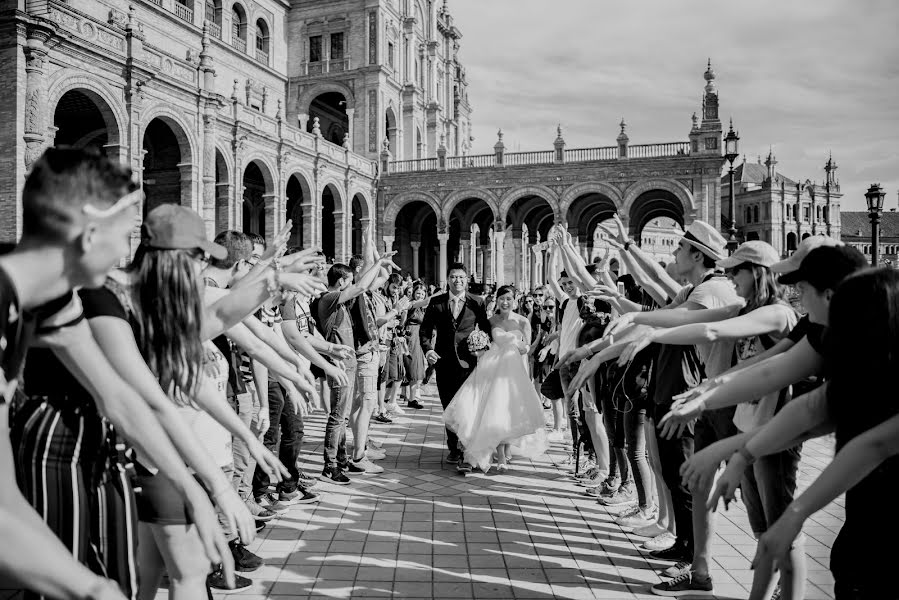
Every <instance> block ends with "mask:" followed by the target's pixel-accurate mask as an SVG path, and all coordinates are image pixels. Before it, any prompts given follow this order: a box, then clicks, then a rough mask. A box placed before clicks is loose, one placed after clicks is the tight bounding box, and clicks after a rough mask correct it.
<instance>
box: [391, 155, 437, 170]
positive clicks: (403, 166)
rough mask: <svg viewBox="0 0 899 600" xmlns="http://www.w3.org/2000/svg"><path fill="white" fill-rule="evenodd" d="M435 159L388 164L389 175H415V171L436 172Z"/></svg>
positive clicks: (398, 161) (399, 161)
mask: <svg viewBox="0 0 899 600" xmlns="http://www.w3.org/2000/svg"><path fill="white" fill-rule="evenodd" d="M437 166H438V165H437V159H436V158H419V159H416V160H397V161H394V162H392V163H390V172H391V173H415V172H417V171H436V170H437Z"/></svg>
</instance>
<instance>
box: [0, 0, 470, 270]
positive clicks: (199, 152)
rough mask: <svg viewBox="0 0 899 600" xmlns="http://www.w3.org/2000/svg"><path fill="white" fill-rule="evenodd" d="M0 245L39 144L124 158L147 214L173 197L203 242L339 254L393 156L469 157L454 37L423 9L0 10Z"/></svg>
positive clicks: (26, 5) (47, 2)
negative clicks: (238, 234) (381, 161)
mask: <svg viewBox="0 0 899 600" xmlns="http://www.w3.org/2000/svg"><path fill="white" fill-rule="evenodd" d="M0 2H2V6H3V12H2V17H0V67H2V75H0V76H2V77H3V83H4V85H3V88H4V89H5V90H7V91H8V95H7V96H6V97H7V98H8V101H7V102H5V103H3V105H2V106H0V111H2V115H0V144H2V145H3V147H4V148H7V152H5V153H4V155H3V157H2V158H0V160H2V161H3V167H4V168H3V169H2V171H0V217H2V219H0V229H2V233H0V238H3V239H14V238H16V237H18V234H19V233H20V231H21V209H20V206H19V202H18V198H19V195H20V192H21V187H22V184H23V182H24V177H25V174H26V173H27V171H28V169H29V168H30V166H31V164H32V162H33V161H34V160H35V158H36V157H37V156H39V155H40V153H41V152H42V151H43V149H44V148H45V147H47V146H49V145H52V144H68V145H75V146H88V145H93V146H98V147H100V148H102V149H103V151H104V152H106V153H107V154H110V155H113V156H116V157H118V158H119V159H120V160H122V161H123V162H126V163H128V164H130V165H131V167H132V168H133V169H134V170H135V172H136V173H137V174H138V176H139V177H140V178H141V180H142V182H143V187H144V191H145V193H146V198H147V201H146V208H147V209H151V208H152V207H154V206H156V205H157V204H159V203H162V202H179V203H181V204H184V205H188V206H191V207H192V208H194V209H196V210H197V211H198V212H200V213H201V214H202V215H203V216H204V218H205V220H206V221H207V223H208V227H209V230H210V232H214V231H217V230H222V229H226V228H236V229H243V230H245V231H253V232H257V233H261V234H263V235H265V236H271V235H273V234H274V233H275V232H276V231H277V230H278V229H279V228H280V227H281V226H282V224H283V223H284V222H285V220H286V219H288V218H292V219H293V220H294V223H295V225H294V238H293V242H294V243H298V244H306V245H311V244H316V245H321V246H322V247H323V248H324V250H325V252H326V254H328V255H329V256H335V257H338V258H345V257H346V256H348V255H349V254H350V253H351V252H353V251H358V249H359V245H360V240H361V231H362V230H363V228H364V227H366V226H367V225H368V223H369V222H370V219H371V218H372V215H373V214H374V209H375V205H374V202H375V196H376V185H377V165H376V163H375V161H373V160H371V158H372V157H377V156H378V155H379V153H380V152H381V149H382V144H381V142H382V140H385V139H386V140H388V142H387V143H388V145H389V146H388V147H389V148H395V149H393V150H392V152H393V153H395V154H397V156H399V157H402V156H406V155H409V156H425V155H436V148H437V146H438V144H440V143H441V140H443V141H444V142H448V143H449V144H450V145H451V147H452V148H453V151H454V152H457V153H460V154H461V153H462V152H465V151H466V150H467V147H468V137H469V131H470V124H469V120H468V118H469V114H470V108H469V106H468V99H467V91H466V84H465V72H464V69H463V68H462V66H461V64H460V63H459V62H458V50H459V39H460V38H461V34H460V33H459V31H458V29H457V28H456V27H455V26H454V25H453V22H452V17H451V16H450V14H449V12H448V10H447V9H446V6H445V5H440V6H435V5H434V3H433V2H431V1H429V0H428V1H426V0H402V1H399V0H381V1H380V2H371V1H363V0H345V1H342V2H333V1H318V2H315V1H305V2H297V3H294V4H293V5H291V4H289V3H286V2H281V1H279V0H205V3H200V2H199V0H142V1H139V2H134V3H133V4H131V5H129V6H128V8H127V10H126V11H124V12H123V9H124V5H122V4H121V3H119V2H115V1H114V0H67V1H63V0H20V1H19V2H13V1H12V0H0Z"/></svg>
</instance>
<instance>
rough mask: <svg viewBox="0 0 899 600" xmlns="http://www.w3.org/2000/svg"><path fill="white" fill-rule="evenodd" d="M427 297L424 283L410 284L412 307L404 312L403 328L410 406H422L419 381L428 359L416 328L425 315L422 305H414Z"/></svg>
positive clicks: (424, 371)
mask: <svg viewBox="0 0 899 600" xmlns="http://www.w3.org/2000/svg"><path fill="white" fill-rule="evenodd" d="M427 299H428V296H427V290H426V289H425V286H424V284H422V283H421V282H418V283H416V284H414V285H413V286H412V298H411V300H412V303H413V304H412V307H410V309H409V311H408V312H407V313H406V322H405V323H404V325H403V330H404V333H405V335H406V343H407V345H408V347H409V360H408V361H407V369H406V379H407V380H408V381H409V393H408V396H407V398H408V404H409V407H410V408H424V406H422V404H421V382H422V380H423V379H424V378H425V373H426V372H427V370H428V361H427V360H425V354H424V351H423V350H422V349H421V340H419V339H418V330H419V329H420V328H421V322H422V320H423V319H424V317H425V308H426V306H427V304H425V305H424V306H415V305H416V304H420V303H422V302H425V301H426V300H427Z"/></svg>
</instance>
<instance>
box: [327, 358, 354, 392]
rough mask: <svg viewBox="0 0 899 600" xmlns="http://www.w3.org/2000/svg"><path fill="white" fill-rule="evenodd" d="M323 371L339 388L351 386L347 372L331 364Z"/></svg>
mask: <svg viewBox="0 0 899 600" xmlns="http://www.w3.org/2000/svg"><path fill="white" fill-rule="evenodd" d="M322 371H324V372H325V375H327V376H328V377H329V378H330V379H332V380H333V381H334V385H336V386H338V387H344V386H347V385H349V383H350V379H349V376H348V375H347V374H346V371H344V370H343V369H338V368H337V367H335V366H334V365H332V364H330V363H329V364H328V366H327V367H326V368H324V369H322Z"/></svg>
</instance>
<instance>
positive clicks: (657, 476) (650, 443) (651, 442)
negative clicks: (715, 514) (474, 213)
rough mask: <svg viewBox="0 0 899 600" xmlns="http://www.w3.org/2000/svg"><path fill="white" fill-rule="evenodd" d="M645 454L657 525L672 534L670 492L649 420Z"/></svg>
mask: <svg viewBox="0 0 899 600" xmlns="http://www.w3.org/2000/svg"><path fill="white" fill-rule="evenodd" d="M645 427H646V452H647V454H648V458H649V464H650V466H652V473H653V475H654V477H653V482H654V483H655V490H656V493H657V494H658V497H659V520H658V524H659V526H660V527H664V528H665V529H667V530H668V531H670V532H671V533H672V534H674V533H675V530H674V518H673V517H672V515H673V512H672V511H673V509H672V508H671V492H670V491H669V490H668V486H666V485H665V480H664V479H663V478H662V468H661V466H660V465H661V464H662V463H661V461H660V459H659V446H658V443H657V442H656V427H655V421H653V420H652V419H651V418H647V419H646V425H645Z"/></svg>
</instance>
